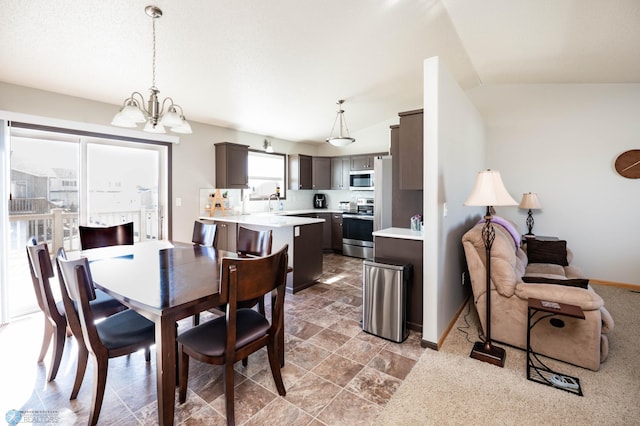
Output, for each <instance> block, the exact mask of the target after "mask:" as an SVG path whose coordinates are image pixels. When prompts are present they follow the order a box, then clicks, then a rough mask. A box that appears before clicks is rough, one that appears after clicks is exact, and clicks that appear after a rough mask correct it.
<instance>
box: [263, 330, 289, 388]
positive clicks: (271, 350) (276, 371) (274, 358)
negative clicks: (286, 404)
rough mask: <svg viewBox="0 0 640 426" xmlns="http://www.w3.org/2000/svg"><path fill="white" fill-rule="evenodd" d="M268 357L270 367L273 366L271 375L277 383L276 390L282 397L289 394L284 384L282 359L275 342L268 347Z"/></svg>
mask: <svg viewBox="0 0 640 426" xmlns="http://www.w3.org/2000/svg"><path fill="white" fill-rule="evenodd" d="M267 355H268V356H269V365H270V366H271V374H272V375H273V381H274V382H275V383H276V389H278V393H279V394H280V395H282V396H285V395H286V394H287V391H286V389H285V388H284V383H283V382H282V373H281V372H280V359H279V357H278V351H277V349H276V345H275V342H271V343H270V344H268V345H267Z"/></svg>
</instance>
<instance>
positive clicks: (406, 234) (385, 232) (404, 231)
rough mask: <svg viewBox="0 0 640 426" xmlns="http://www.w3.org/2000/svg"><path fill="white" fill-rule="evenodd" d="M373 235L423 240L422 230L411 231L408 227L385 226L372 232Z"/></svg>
mask: <svg viewBox="0 0 640 426" xmlns="http://www.w3.org/2000/svg"><path fill="white" fill-rule="evenodd" d="M373 236H374V237H386V238H399V239H403V240H419V241H423V240H424V232H423V231H412V230H411V229H409V228H385V229H381V230H379V231H375V232H374V233H373Z"/></svg>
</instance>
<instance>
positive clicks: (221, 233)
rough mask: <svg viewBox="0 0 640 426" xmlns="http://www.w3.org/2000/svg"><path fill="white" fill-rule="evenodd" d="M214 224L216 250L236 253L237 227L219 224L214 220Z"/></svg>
mask: <svg viewBox="0 0 640 426" xmlns="http://www.w3.org/2000/svg"><path fill="white" fill-rule="evenodd" d="M214 223H215V224H216V248H217V249H219V250H226V251H232V252H234V253H235V252H236V248H237V242H236V239H237V237H236V236H237V231H238V226H237V225H236V224H235V223H231V222H221V221H218V220H215V221H214Z"/></svg>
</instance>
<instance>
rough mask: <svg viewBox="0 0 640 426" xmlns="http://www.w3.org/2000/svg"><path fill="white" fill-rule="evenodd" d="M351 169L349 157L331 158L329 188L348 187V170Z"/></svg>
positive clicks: (340, 188)
mask: <svg viewBox="0 0 640 426" xmlns="http://www.w3.org/2000/svg"><path fill="white" fill-rule="evenodd" d="M350 170H351V157H333V158H331V189H337V190H347V189H349V171H350Z"/></svg>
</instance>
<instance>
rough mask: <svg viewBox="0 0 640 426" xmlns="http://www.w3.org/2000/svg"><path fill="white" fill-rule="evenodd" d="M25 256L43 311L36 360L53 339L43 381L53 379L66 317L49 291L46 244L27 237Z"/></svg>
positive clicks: (48, 262)
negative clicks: (38, 351) (46, 371)
mask: <svg viewBox="0 0 640 426" xmlns="http://www.w3.org/2000/svg"><path fill="white" fill-rule="evenodd" d="M27 259H28V263H29V271H30V273H31V281H32V283H33V289H34V291H35V294H36V300H37V301H38V306H39V307H40V310H41V311H42V313H43V314H44V334H43V337H42V345H41V348H40V355H39V356H38V362H42V361H43V360H44V358H45V356H46V354H47V351H48V350H49V346H50V345H51V343H52V342H53V346H52V349H53V350H52V354H51V361H50V365H49V371H48V373H47V381H51V380H53V379H55V378H56V375H57V374H58V369H59V367H60V362H61V361H62V352H63V350H64V343H65V340H66V331H67V318H66V313H65V309H64V306H63V305H62V303H60V302H56V300H55V298H54V296H53V292H52V290H51V282H50V281H49V279H50V278H52V277H53V265H52V264H51V257H50V256H49V247H48V246H47V244H46V243H40V244H38V243H37V241H36V239H35V238H33V237H31V238H30V239H29V241H27Z"/></svg>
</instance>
